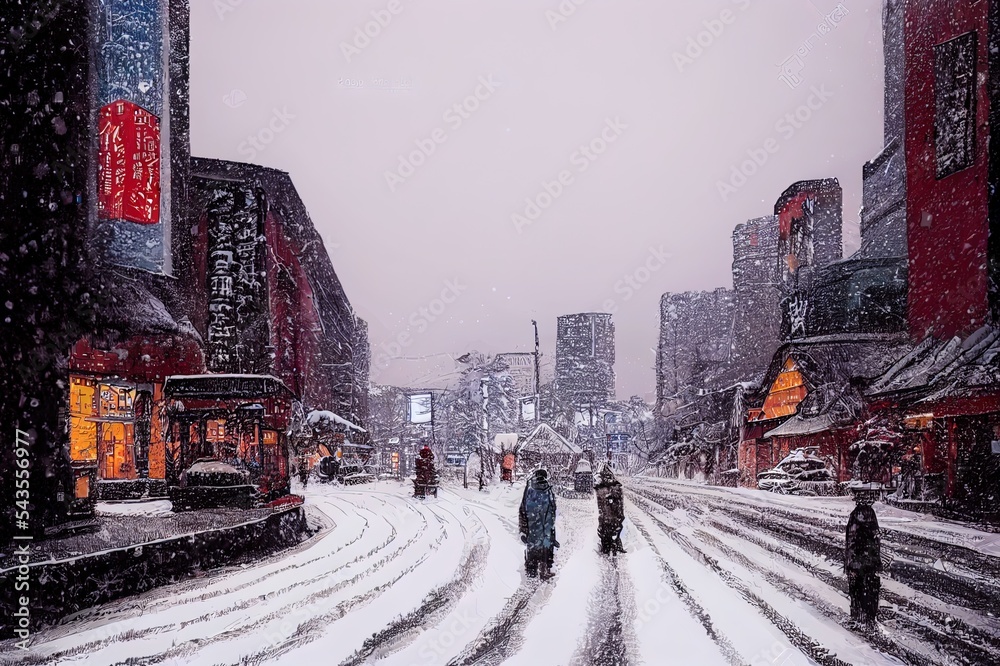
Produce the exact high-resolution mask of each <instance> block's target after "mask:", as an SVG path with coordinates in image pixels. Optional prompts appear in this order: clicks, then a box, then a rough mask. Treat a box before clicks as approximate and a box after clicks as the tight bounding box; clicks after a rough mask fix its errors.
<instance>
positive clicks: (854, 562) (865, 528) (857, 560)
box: [844, 504, 882, 575]
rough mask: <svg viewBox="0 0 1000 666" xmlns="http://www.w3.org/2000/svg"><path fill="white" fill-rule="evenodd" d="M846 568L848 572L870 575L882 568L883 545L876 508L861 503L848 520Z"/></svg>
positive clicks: (845, 552) (845, 554) (845, 550)
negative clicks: (879, 534)
mask: <svg viewBox="0 0 1000 666" xmlns="http://www.w3.org/2000/svg"><path fill="white" fill-rule="evenodd" d="M844 570H845V571H846V572H847V573H848V574H860V575H869V574H874V573H876V572H879V571H881V570H882V546H881V542H880V540H879V536H878V518H877V517H876V516H875V509H873V508H872V507H871V506H867V505H863V504H862V505H859V506H858V507H856V508H855V509H854V511H853V512H852V513H851V517H850V518H849V519H848V521H847V546H846V548H845V549H844Z"/></svg>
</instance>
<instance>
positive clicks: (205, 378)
mask: <svg viewBox="0 0 1000 666" xmlns="http://www.w3.org/2000/svg"><path fill="white" fill-rule="evenodd" d="M163 394H164V397H166V398H167V399H175V398H200V399H204V400H213V399H240V398H243V399H257V398H270V397H275V398H289V399H292V398H294V397H295V396H294V394H293V393H292V392H291V391H290V390H289V389H288V387H287V386H285V385H284V383H283V382H282V381H281V380H280V379H278V378H277V377H272V376H271V375H172V376H170V377H167V380H166V382H164V384H163Z"/></svg>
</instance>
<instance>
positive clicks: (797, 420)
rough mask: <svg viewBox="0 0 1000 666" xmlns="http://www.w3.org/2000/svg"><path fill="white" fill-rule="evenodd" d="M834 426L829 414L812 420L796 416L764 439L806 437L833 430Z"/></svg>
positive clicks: (770, 432)
mask: <svg viewBox="0 0 1000 666" xmlns="http://www.w3.org/2000/svg"><path fill="white" fill-rule="evenodd" d="M833 426H834V422H833V418H832V417H831V416H830V415H829V414H821V415H819V416H817V417H815V418H811V419H805V418H802V417H800V416H795V417H793V418H790V419H788V420H787V421H785V422H784V423H782V424H781V425H780V426H778V427H777V428H775V429H774V430H771V431H769V432H768V433H767V434H765V435H764V439H771V438H772V437H801V436H804V435H815V434H816V433H819V432H825V431H827V430H831V429H832V428H833Z"/></svg>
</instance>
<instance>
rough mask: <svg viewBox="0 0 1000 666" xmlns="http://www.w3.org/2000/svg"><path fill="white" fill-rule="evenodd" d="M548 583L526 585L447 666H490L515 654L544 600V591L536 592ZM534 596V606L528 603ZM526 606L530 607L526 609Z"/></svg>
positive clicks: (535, 582) (546, 593)
mask: <svg viewBox="0 0 1000 666" xmlns="http://www.w3.org/2000/svg"><path fill="white" fill-rule="evenodd" d="M554 580H555V578H553V579H550V582H545V583H542V582H540V581H537V580H536V581H531V582H526V583H523V584H522V585H521V587H520V588H518V590H517V592H515V593H514V594H513V596H511V598H510V599H509V600H508V601H507V605H506V606H504V609H503V610H502V611H500V613H499V614H498V615H497V616H496V617H494V618H493V619H492V620H490V622H489V624H488V625H487V627H486V629H484V630H483V631H482V632H480V634H479V636H477V637H476V639H475V640H474V641H473V642H472V644H471V645H469V646H467V647H466V648H465V650H463V651H462V653H461V654H460V655H459V656H457V657H455V658H454V659H452V660H451V661H449V662H448V666H473V665H475V666H492V665H493V664H499V663H501V662H503V660H505V659H507V658H508V657H510V656H511V655H512V654H514V653H515V652H517V650H518V649H519V648H520V647H521V645H522V644H523V642H524V628H525V627H526V626H527V624H528V621H529V620H531V617H532V616H533V615H534V613H535V611H537V609H538V607H539V606H541V605H543V604H544V603H545V599H547V598H548V596H549V595H548V590H546V591H545V592H541V593H540V592H539V591H540V589H541V587H542V586H543V585H544V586H546V587H548V586H550V585H551V581H554ZM536 594H538V598H537V599H536V601H535V603H534V604H530V602H531V601H532V599H533V598H534V597H535V595H536ZM529 604H530V607H529Z"/></svg>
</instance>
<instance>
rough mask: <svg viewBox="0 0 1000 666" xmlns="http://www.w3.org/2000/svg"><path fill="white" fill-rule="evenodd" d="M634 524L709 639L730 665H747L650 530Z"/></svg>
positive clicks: (678, 595) (639, 524) (671, 584)
mask: <svg viewBox="0 0 1000 666" xmlns="http://www.w3.org/2000/svg"><path fill="white" fill-rule="evenodd" d="M632 524H633V525H635V527H636V529H637V530H639V533H640V534H642V537H643V538H644V539H645V540H646V543H648V544H649V547H650V549H651V550H652V551H653V555H654V556H655V557H656V561H657V563H659V565H660V570H661V571H662V572H663V575H664V577H665V579H666V582H667V583H668V584H669V585H670V587H671V589H673V591H674V594H676V595H677V597H678V598H679V599H680V600H681V603H683V604H684V608H685V609H686V610H687V612H688V614H689V615H691V617H692V618H694V620H695V621H696V622H698V623H699V624H700V625H701V626H702V627H703V628H704V629H705V633H707V634H708V637H709V639H711V641H712V642H713V643H715V646H716V647H717V648H718V649H719V652H720V653H722V656H723V657H724V658H725V659H726V662H728V663H729V664H730V666H746V662H745V661H743V658H742V657H741V656H740V653H739V652H738V651H737V650H736V648H735V647H733V644H732V642H731V641H730V640H729V639H728V638H727V637H726V636H725V635H724V634H723V633H722V632H721V631H719V630H718V629H717V628H716V627H715V624H714V623H713V622H712V616H711V615H709V614H708V611H707V610H705V607H704V606H702V605H701V604H700V603H698V600H697V599H695V598H694V596H693V595H692V594H691V590H690V589H688V587H687V585H685V584H684V581H683V580H681V577H680V575H678V573H677V571H676V570H674V568H673V567H672V566H670V564H669V563H667V560H666V558H664V557H663V554H662V553H661V552H660V549H659V547H658V546H657V545H656V543H654V541H653V537H652V535H650V533H649V531H648V530H646V528H645V527H644V526H643V525H642V523H640V522H638V521H636V520H633V521H632Z"/></svg>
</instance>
